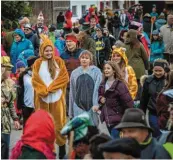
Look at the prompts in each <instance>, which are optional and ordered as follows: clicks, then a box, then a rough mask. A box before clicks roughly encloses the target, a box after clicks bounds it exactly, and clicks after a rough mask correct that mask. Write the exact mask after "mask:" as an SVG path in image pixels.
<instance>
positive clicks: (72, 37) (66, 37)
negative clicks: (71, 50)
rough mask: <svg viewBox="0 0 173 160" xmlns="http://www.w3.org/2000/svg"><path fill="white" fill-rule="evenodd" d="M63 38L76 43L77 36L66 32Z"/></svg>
mask: <svg viewBox="0 0 173 160" xmlns="http://www.w3.org/2000/svg"><path fill="white" fill-rule="evenodd" d="M65 40H71V41H73V42H75V43H77V41H78V40H77V37H76V36H75V34H67V35H66V36H65Z"/></svg>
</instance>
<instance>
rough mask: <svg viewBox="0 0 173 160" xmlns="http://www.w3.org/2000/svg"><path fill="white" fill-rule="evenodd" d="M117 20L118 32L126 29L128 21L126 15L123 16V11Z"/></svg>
mask: <svg viewBox="0 0 173 160" xmlns="http://www.w3.org/2000/svg"><path fill="white" fill-rule="evenodd" d="M119 19H120V30H122V29H127V28H128V26H129V19H128V17H127V15H126V14H125V11H124V9H122V10H121V14H120V16H119Z"/></svg>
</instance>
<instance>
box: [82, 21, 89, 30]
mask: <svg viewBox="0 0 173 160" xmlns="http://www.w3.org/2000/svg"><path fill="white" fill-rule="evenodd" d="M90 29H91V28H90V23H88V22H85V23H83V24H82V29H81V31H88V30H90Z"/></svg>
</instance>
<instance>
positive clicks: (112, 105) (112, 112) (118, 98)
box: [99, 79, 134, 126]
mask: <svg viewBox="0 0 173 160" xmlns="http://www.w3.org/2000/svg"><path fill="white" fill-rule="evenodd" d="M105 84H106V81H104V82H102V83H101V85H100V87H99V104H100V105H101V106H102V107H101V115H100V118H101V121H102V122H104V121H105V122H106V124H107V125H108V126H115V125H117V124H118V123H119V122H120V121H121V118H122V116H123V114H124V111H125V110H126V108H132V107H133V105H134V103H133V99H132V97H131V95H130V93H129V90H128V88H127V87H126V85H125V84H124V83H123V82H122V81H120V80H117V79H116V80H115V81H114V83H113V84H112V86H111V88H109V89H108V90H107V91H106V92H105ZM101 97H105V98H106V102H105V104H102V103H101V102H100V99H101Z"/></svg>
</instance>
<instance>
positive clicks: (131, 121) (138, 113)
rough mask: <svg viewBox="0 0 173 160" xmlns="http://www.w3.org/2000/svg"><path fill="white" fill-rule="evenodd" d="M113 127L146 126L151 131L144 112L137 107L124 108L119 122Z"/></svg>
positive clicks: (119, 128)
mask: <svg viewBox="0 0 173 160" xmlns="http://www.w3.org/2000/svg"><path fill="white" fill-rule="evenodd" d="M115 128H116V129H118V130H121V129H123V128H146V129H148V130H150V131H153V130H152V128H151V127H150V126H149V125H148V123H147V121H146V118H145V113H144V112H143V111H142V110H141V109H138V108H128V109H126V110H125V113H124V115H123V117H122V119H121V122H120V123H119V124H118V125H117V126H116V127H115Z"/></svg>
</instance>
